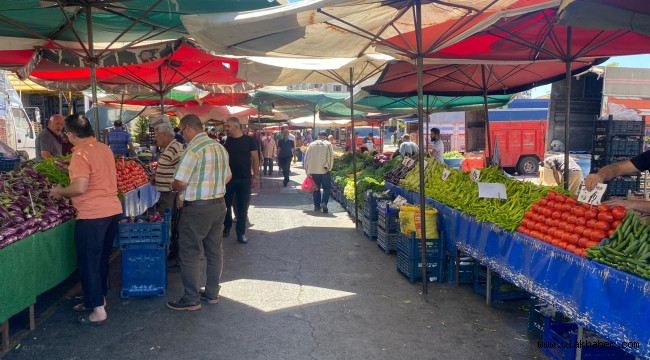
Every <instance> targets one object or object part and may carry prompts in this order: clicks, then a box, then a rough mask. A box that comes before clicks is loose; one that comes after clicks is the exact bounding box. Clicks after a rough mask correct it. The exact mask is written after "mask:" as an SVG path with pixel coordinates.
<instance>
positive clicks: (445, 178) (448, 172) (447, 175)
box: [442, 169, 451, 181]
mask: <svg viewBox="0 0 650 360" xmlns="http://www.w3.org/2000/svg"><path fill="white" fill-rule="evenodd" d="M449 175H451V171H449V169H444V170H442V181H447V178H448V177H449Z"/></svg>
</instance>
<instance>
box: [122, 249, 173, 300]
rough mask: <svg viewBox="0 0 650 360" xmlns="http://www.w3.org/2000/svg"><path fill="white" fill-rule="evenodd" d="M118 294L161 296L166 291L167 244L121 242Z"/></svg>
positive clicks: (127, 295)
mask: <svg viewBox="0 0 650 360" xmlns="http://www.w3.org/2000/svg"><path fill="white" fill-rule="evenodd" d="M120 252H121V256H122V290H121V291H120V296H121V297H123V298H128V297H132V296H163V295H165V293H166V292H167V245H166V244H161V243H159V244H123V245H120Z"/></svg>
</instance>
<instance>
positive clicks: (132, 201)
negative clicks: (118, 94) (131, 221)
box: [121, 184, 160, 216]
mask: <svg viewBox="0 0 650 360" xmlns="http://www.w3.org/2000/svg"><path fill="white" fill-rule="evenodd" d="M159 197H160V193H159V192H158V190H156V187H155V186H153V185H151V184H145V185H142V186H140V187H138V188H135V189H133V190H131V191H129V192H127V193H125V194H124V199H123V200H122V201H121V202H122V210H123V212H124V216H138V215H141V214H143V213H144V212H145V211H147V209H148V208H150V207H152V206H153V205H154V204H156V202H158V198H159Z"/></svg>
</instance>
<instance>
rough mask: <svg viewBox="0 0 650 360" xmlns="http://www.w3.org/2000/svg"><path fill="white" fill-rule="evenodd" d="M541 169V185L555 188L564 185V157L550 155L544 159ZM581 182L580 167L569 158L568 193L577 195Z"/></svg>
mask: <svg viewBox="0 0 650 360" xmlns="http://www.w3.org/2000/svg"><path fill="white" fill-rule="evenodd" d="M542 164H543V168H542V169H541V171H540V180H541V181H542V185H547V186H556V185H560V184H563V183H564V179H563V177H564V155H563V154H562V155H550V156H546V158H545V159H544V162H543V163H542ZM581 182H582V170H581V169H580V165H578V163H576V162H575V160H573V159H572V158H569V191H571V192H572V193H573V194H576V195H578V191H579V190H580V183H581Z"/></svg>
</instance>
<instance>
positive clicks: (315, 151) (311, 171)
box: [303, 131, 334, 213]
mask: <svg viewBox="0 0 650 360" xmlns="http://www.w3.org/2000/svg"><path fill="white" fill-rule="evenodd" d="M303 164H304V165H305V172H306V173H307V175H309V176H311V177H312V178H313V179H314V182H315V183H316V185H318V190H316V191H314V194H313V195H314V211H318V210H322V211H323V212H324V213H327V202H328V201H329V198H330V191H331V190H332V176H331V174H330V171H331V170H332V166H333V165H334V149H333V148H332V144H331V143H330V142H329V141H327V133H326V132H325V131H321V132H320V133H319V134H318V139H317V140H316V141H312V142H311V143H310V144H309V147H308V148H307V152H305V161H304V162H303ZM321 187H322V188H323V193H322V195H321Z"/></svg>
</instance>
